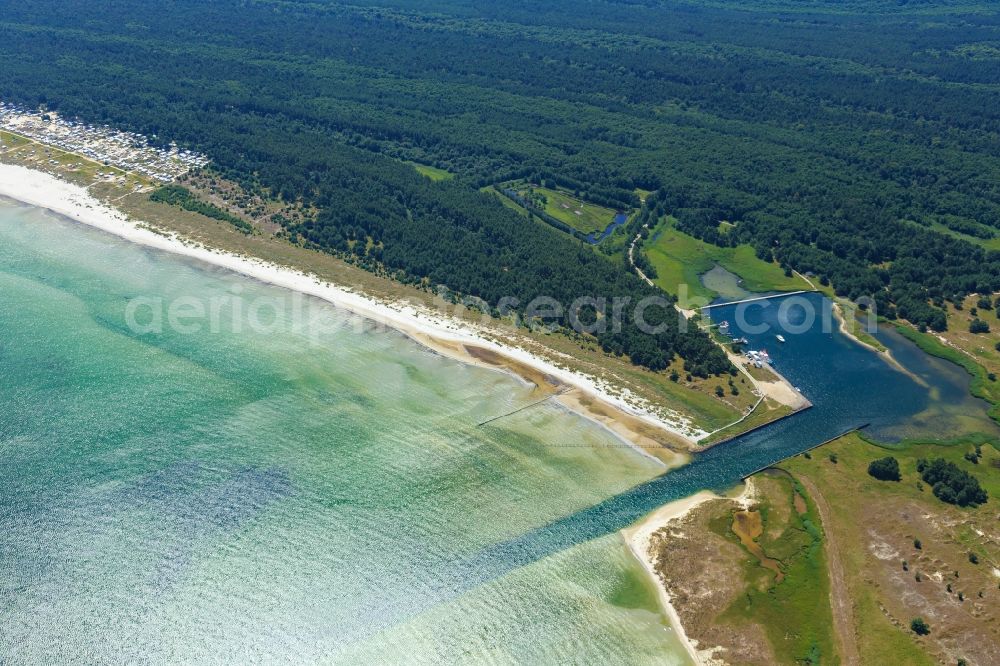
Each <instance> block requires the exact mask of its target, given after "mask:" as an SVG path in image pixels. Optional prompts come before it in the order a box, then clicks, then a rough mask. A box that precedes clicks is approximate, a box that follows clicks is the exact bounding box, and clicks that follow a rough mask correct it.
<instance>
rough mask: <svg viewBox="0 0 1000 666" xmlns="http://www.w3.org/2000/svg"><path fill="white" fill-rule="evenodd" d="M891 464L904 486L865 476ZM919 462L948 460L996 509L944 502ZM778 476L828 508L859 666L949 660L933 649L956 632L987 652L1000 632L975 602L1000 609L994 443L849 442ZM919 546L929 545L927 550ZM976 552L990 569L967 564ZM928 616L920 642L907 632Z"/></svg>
mask: <svg viewBox="0 0 1000 666" xmlns="http://www.w3.org/2000/svg"><path fill="white" fill-rule="evenodd" d="M977 444H979V445H980V450H981V457H980V459H979V461H978V463H972V462H970V461H969V460H968V459H967V457H966V456H967V455H968V454H971V453H974V452H975V450H976V445H977ZM887 455H891V456H892V457H894V458H896V459H897V460H898V462H899V467H900V472H901V477H902V478H901V480H900V481H882V480H878V479H875V478H874V477H872V476H871V475H870V474H869V473H868V466H869V464H870V463H871V462H872V461H873V460H876V459H879V458H884V457H885V456H887ZM831 456H834V457H835V458H836V463H834V462H832V460H831ZM921 458H924V459H934V458H943V459H945V460H947V461H949V462H952V463H954V464H955V465H957V466H958V467H959V468H961V469H963V470H965V471H967V472H969V473H970V474H972V475H973V476H975V477H976V478H977V479H978V480H979V481H980V483H981V484H982V486H983V487H984V488H985V489H986V490H987V492H988V493H989V495H990V498H989V500H988V501H987V503H986V504H985V505H981V506H979V507H967V508H960V507H957V506H953V505H950V504H945V503H944V502H942V501H940V500H939V499H938V498H937V497H935V496H934V494H933V492H932V490H931V488H930V487H928V486H927V485H926V484H924V483H923V482H922V480H921V478H920V475H919V474H918V472H917V461H918V460H919V459H921ZM780 468H781V469H783V470H785V471H787V472H789V473H790V474H792V475H793V476H794V477H795V478H797V479H799V480H800V481H801V482H802V483H803V484H806V483H808V484H809V485H810V487H814V488H815V489H816V490H817V492H818V493H819V496H820V497H821V498H822V499H823V501H824V502H825V503H826V505H827V506H829V507H830V510H829V511H828V513H829V515H828V516H827V518H828V519H829V520H827V522H826V523H824V525H823V527H824V530H825V531H826V533H827V535H828V538H829V539H834V540H836V543H837V544H838V549H837V551H838V553H839V556H840V565H841V569H842V570H843V572H844V576H845V583H846V586H847V588H848V594H849V597H850V599H851V600H852V609H853V622H854V627H853V631H854V635H855V637H856V639H857V645H858V649H859V652H860V656H861V660H862V663H890V662H891V663H907V664H910V663H912V664H932V663H938V661H939V659H936V658H935V657H940V655H941V654H942V652H941V651H940V650H936V649H929V648H933V647H934V643H936V641H937V640H938V636H945V635H947V634H948V633H949V632H950V631H961V632H962V633H963V636H965V638H964V639H963V642H966V643H968V644H969V646H970V647H973V646H975V645H976V644H978V643H979V642H982V641H984V643H983V644H989V642H990V640H992V639H991V638H990V637H991V636H992V635H993V631H994V629H993V627H992V625H991V623H990V621H989V619H988V618H984V617H983V616H982V615H981V614H979V613H976V612H975V611H974V608H975V606H974V604H976V603H978V604H983V605H985V606H987V607H988V606H989V605H991V604H996V603H998V602H1000V596H998V595H1000V590H997V581H996V579H995V578H994V577H993V574H992V571H991V569H990V567H991V566H996V564H997V563H998V562H1000V550H998V549H997V547H996V545H995V544H993V543H992V542H991V541H990V539H989V536H988V535H989V534H990V533H991V530H993V529H995V515H996V506H995V505H996V503H997V502H998V501H1000V495H997V494H996V493H998V492H1000V451H997V449H996V448H995V446H991V445H990V442H989V440H986V439H985V438H982V437H966V438H961V439H956V440H953V441H950V442H944V443H942V442H934V443H928V442H921V441H919V440H908V441H904V442H900V443H896V444H892V445H886V444H881V443H878V442H871V441H868V440H867V439H865V437H864V436H863V434H862V433H851V434H849V435H845V436H843V437H841V438H838V439H836V440H834V441H832V442H830V443H828V444H825V445H823V446H822V447H820V448H818V449H815V450H813V451H812V452H810V454H809V456H808V457H806V456H805V455H799V456H796V457H794V458H790V459H788V460H786V461H784V462H782V463H781V465H780ZM814 499H815V498H814ZM916 541H920V542H922V543H921V547H920V548H916V546H915V542H916ZM970 552H973V553H977V556H978V557H979V558H980V560H981V561H982V562H984V563H985V562H991V563H992V564H991V565H990V566H983V565H975V564H972V563H970V561H969V558H968V554H969V553H970ZM904 561H905V564H904ZM949 588H950V589H949ZM959 592H962V593H963V594H964V595H965V597H966V599H965V601H963V600H961V599H960V598H959V597H958V593H959ZM980 592H982V594H983V597H979V593H980ZM928 611H930V612H932V613H933V614H934V617H935V618H936V619H935V621H934V622H932V631H931V634H930V636H929V637H924V638H918V637H916V636H915V635H913V633H912V632H911V631H910V629H909V623H910V620H911V619H912V618H913V617H916V616H918V615H923V616H926V615H927V613H928ZM970 612H971V614H970ZM966 632H968V633H967V634H966ZM968 656H970V657H972V656H973V655H971V654H970V655H968ZM970 663H972V662H970Z"/></svg>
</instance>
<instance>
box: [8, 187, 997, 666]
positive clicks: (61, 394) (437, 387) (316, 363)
mask: <svg viewBox="0 0 1000 666" xmlns="http://www.w3.org/2000/svg"><path fill="white" fill-rule="evenodd" d="M290 298H291V297H290V295H289V294H288V293H287V292H284V291H283V290H280V289H276V288H273V287H269V286H266V285H261V284H257V283H255V282H253V281H250V280H247V279H246V278H243V277H240V276H236V275H233V274H231V273H228V272H225V271H219V270H214V269H212V268H210V267H206V266H203V265H200V264H195V263H192V262H189V261H187V260H185V259H183V258H179V257H176V256H172V255H167V254H163V253H159V252H153V251H149V250H145V249H142V248H140V247H137V246H134V245H131V244H128V243H125V242H123V241H119V240H116V239H114V238H112V237H109V236H106V235H104V234H102V233H100V232H97V231H93V230H90V229H87V228H85V227H80V226H77V225H74V224H72V223H69V222H66V221H62V220H60V219H58V218H56V217H54V216H51V215H48V214H46V213H44V212H41V211H38V210H35V209H32V208H28V207H22V206H16V205H11V204H2V203H0V627H2V628H3V630H2V631H0V661H3V662H7V661H10V662H18V663H51V662H54V661H58V662H64V661H69V662H81V661H83V662H88V663H90V662H97V663H101V662H104V663H107V662H115V663H118V662H122V661H135V662H154V663H159V662H163V661H166V660H171V661H186V662H195V661H216V662H217V661H222V662H240V663H245V662H254V661H257V662H272V661H276V660H286V661H291V662H302V661H319V662H327V663H359V662H361V663H366V662H376V663H399V662H407V663H421V662H423V663H441V662H445V663H449V662H450V663H455V662H457V663H463V662H464V663H482V662H487V663H565V662H574V663H603V662H611V663H644V662H650V663H667V664H670V663H685V662H686V659H685V658H684V657H683V655H682V653H681V651H680V649H679V646H678V644H677V642H676V639H675V637H674V635H673V633H672V632H671V631H670V630H669V629H668V628H667V627H666V626H665V623H664V620H663V618H662V617H661V616H660V614H659V613H658V612H657V608H656V600H655V596H654V593H653V591H652V590H651V588H650V586H649V585H648V583H647V582H646V581H645V579H644V578H643V576H642V572H641V570H639V568H638V566H637V565H636V563H635V562H634V561H633V560H632V559H631V557H630V556H629V554H628V553H627V551H626V550H625V547H624V545H623V544H622V542H621V540H620V538H619V537H618V536H617V534H616V532H617V530H619V529H621V528H623V527H626V526H628V525H629V524H631V523H633V522H634V521H636V520H638V519H639V518H641V517H642V516H644V515H645V514H646V513H648V512H649V511H651V510H653V509H655V508H656V507H658V506H661V505H662V504H664V503H666V502H668V501H670V500H673V499H677V498H680V497H684V496H686V495H689V494H691V493H693V492H695V491H697V490H699V489H702V488H714V489H725V488H728V487H730V486H732V485H733V484H734V483H736V482H737V481H738V480H739V479H740V478H742V477H743V476H744V475H746V474H749V473H751V472H752V471H754V470H756V469H758V468H760V467H762V466H764V465H767V464H771V463H773V462H775V461H777V460H780V459H782V458H784V457H785V456H788V455H793V454H795V453H797V452H799V451H802V450H803V449H806V448H809V447H811V446H813V445H815V444H818V443H820V442H822V441H824V440H826V439H828V438H830V437H833V436H835V435H837V434H839V433H841V432H843V431H844V430H847V429H849V428H852V427H855V426H858V425H860V424H862V423H870V424H871V425H870V427H869V430H868V432H869V434H870V435H871V436H873V437H876V438H880V439H884V440H890V441H891V440H894V439H899V438H901V437H908V436H931V437H941V438H948V437H953V436H956V435H959V434H963V433H967V432H986V433H989V434H992V435H994V436H995V435H996V434H997V429H996V426H995V424H993V423H992V422H990V421H989V419H988V418H986V416H985V404H984V403H982V402H981V401H979V400H976V399H974V398H972V397H970V396H969V394H968V377H967V376H966V375H965V374H964V371H962V370H961V369H959V368H957V367H955V366H952V365H950V364H948V363H946V362H944V361H940V360H939V359H934V358H931V357H928V356H926V355H924V354H922V353H920V352H919V350H917V349H916V348H915V347H914V346H913V345H911V344H910V343H909V342H907V341H906V340H903V339H902V338H900V337H899V336H897V335H893V334H892V333H891V332H888V331H883V332H881V333H880V334H879V335H880V338H881V339H882V340H883V342H884V343H885V344H886V345H887V346H888V347H890V348H891V349H892V351H893V354H894V355H895V357H896V358H897V359H899V361H900V362H901V363H902V364H903V365H904V366H905V367H906V372H903V371H900V370H898V369H895V368H893V367H891V366H890V365H889V364H887V363H886V362H885V361H884V360H882V359H880V358H878V357H877V356H876V355H875V354H873V353H872V352H871V351H869V350H867V349H865V348H863V347H861V346H859V345H857V344H855V343H853V342H851V341H849V340H848V339H847V338H846V337H845V336H843V335H842V334H841V333H840V332H839V331H838V330H837V327H836V326H835V325H831V326H826V325H824V321H825V320H826V321H832V320H831V319H830V318H829V315H828V313H829V302H828V301H826V300H825V299H823V298H822V297H820V296H818V295H811V296H807V297H804V298H802V299H799V301H798V303H799V306H800V307H791V308H789V307H784V308H783V307H780V305H779V304H778V303H777V302H773V305H772V306H768V307H764V306H761V307H753V308H750V309H749V310H748V311H747V312H746V317H745V321H743V322H742V323H740V322H739V321H737V320H736V313H735V311H734V310H733V309H732V308H720V309H718V310H714V311H713V312H712V316H713V317H715V318H723V319H728V320H730V321H731V322H733V326H734V332H736V334H737V335H744V334H745V335H746V336H747V337H748V338H749V339H750V342H751V346H752V347H756V348H761V347H766V348H767V349H768V350H769V351H770V352H771V355H772V356H773V357H774V358H775V363H776V366H777V367H778V368H779V370H780V371H781V372H782V373H783V374H784V375H785V376H786V377H788V378H789V379H790V380H791V381H792V383H793V384H795V385H796V386H798V387H800V388H801V389H802V392H803V393H804V394H805V395H806V396H807V397H809V398H810V399H811V400H812V401H813V402H814V404H815V405H816V406H815V407H814V408H812V409H810V410H808V411H806V412H804V413H802V414H799V415H797V416H795V417H793V418H790V419H786V420H784V421H781V422H779V423H776V424H773V425H771V426H767V427H765V428H762V429H760V430H757V431H755V432H753V433H750V434H748V435H745V436H743V437H740V438H737V439H735V440H733V441H731V442H728V443H726V444H723V445H720V446H718V447H716V448H713V449H711V450H709V451H707V452H705V453H703V454H700V455H698V456H695V458H694V460H693V462H692V463H691V464H690V465H687V466H685V467H683V468H681V469H678V470H676V471H673V472H671V473H669V474H666V475H662V476H659V473H660V470H661V468H660V467H658V466H657V465H655V464H654V463H653V462H651V461H650V460H649V459H647V458H645V457H643V456H641V455H639V454H637V453H635V452H633V451H631V450H630V449H627V448H622V447H621V446H620V443H619V442H617V440H615V439H614V438H613V437H612V436H611V435H610V434H609V433H607V432H606V431H604V430H602V429H600V428H598V427H596V426H594V425H592V424H590V423H589V422H587V421H585V420H583V419H581V418H579V417H576V416H574V415H572V414H570V413H568V412H566V411H564V410H562V409H560V408H558V407H555V406H552V405H549V404H546V405H544V406H541V407H539V408H533V409H531V410H527V411H524V412H521V413H519V414H517V415H515V416H514V417H510V418H506V419H502V420H501V421H498V422H495V423H493V424H490V426H488V427H484V428H478V427H476V425H475V424H477V423H479V422H481V421H483V420H485V419H487V418H489V417H492V416H496V415H498V414H503V413H505V412H507V411H509V410H511V409H513V408H516V407H518V406H520V405H524V404H527V403H528V402H529V401H530V400H531V396H530V391H529V390H528V388H527V387H524V386H522V385H520V384H519V383H518V382H517V381H516V380H515V379H513V378H511V377H508V376H506V375H503V374H499V373H495V372H490V371H487V370H482V369H477V368H473V367H469V366H466V365H463V364H460V363H457V362H453V361H449V360H447V359H444V358H441V357H439V356H437V355H435V354H433V353H431V352H429V351H427V350H425V349H423V348H421V347H419V346H417V345H416V344H414V343H412V342H410V341H409V340H407V339H406V338H404V337H403V336H402V335H400V334H398V333H394V332H392V331H372V330H368V329H369V328H370V326H360V327H359V326H358V325H357V324H356V323H355V322H354V321H353V320H352V319H351V318H350V317H348V316H347V315H346V314H345V313H342V312H338V311H336V310H334V309H333V308H330V307H328V306H326V305H323V304H320V303H317V302H315V301H308V300H307V301H304V302H296V301H294V300H289V299H290ZM793 298H794V297H793ZM136 303H144V306H143V307H141V308H139V309H137V310H133V309H131V308H133V307H134V305H135V304H136ZM170 304H172V305H174V306H177V305H180V306H182V307H178V308H177V309H176V311H174V312H173V314H174V315H176V316H177V322H176V323H177V324H178V325H176V326H170V325H163V326H157V322H158V316H157V313H159V320H160V321H159V323H160V324H163V323H164V322H163V321H162V320H166V319H169V312H166V313H165V311H166V310H167V309H168V306H169V305H170ZM199 308H200V309H201V310H202V312H201V316H191V314H192V312H194V313H197V312H198V310H199ZM808 311H812V312H813V313H815V314H817V315H818V316H817V317H816V318H815V320H814V321H810V322H806V321H805V320H806V319H807V318H808V317H807V315H808ZM180 315H184V316H180ZM130 320H131V322H132V324H133V326H129V325H128V322H129V321H130ZM206 321H208V322H209V323H206ZM248 322H249V323H253V322H255V323H256V326H248ZM198 324H202V326H201V328H200V330H199V326H198ZM192 327H193V328H192ZM185 328H189V329H191V330H189V331H187V332H184V330H183V329H185ZM789 328H793V329H796V332H790V331H789ZM779 331H780V332H782V333H783V334H784V335H785V337H786V338H787V342H786V343H785V344H783V345H782V344H779V343H778V342H777V341H776V340H775V338H774V334H775V333H776V332H779Z"/></svg>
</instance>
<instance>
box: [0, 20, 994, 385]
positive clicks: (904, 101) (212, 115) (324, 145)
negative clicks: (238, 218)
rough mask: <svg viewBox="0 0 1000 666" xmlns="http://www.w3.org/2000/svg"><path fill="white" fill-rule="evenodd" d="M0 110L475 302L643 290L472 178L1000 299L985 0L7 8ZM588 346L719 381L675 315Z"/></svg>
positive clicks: (926, 313)
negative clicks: (178, 154) (86, 133)
mask: <svg viewBox="0 0 1000 666" xmlns="http://www.w3.org/2000/svg"><path fill="white" fill-rule="evenodd" d="M0 98H2V99H5V100H8V101H15V102H20V103H25V104H31V105H36V104H45V105H47V106H49V107H51V108H56V109H59V110H61V111H62V112H64V113H67V114H71V115H78V116H80V117H82V118H85V119H87V120H90V121H95V122H112V123H114V124H115V125H118V126H123V127H129V128H133V129H137V130H139V131H142V132H144V133H147V134H153V135H156V136H157V138H158V140H160V141H163V142H167V141H170V140H176V141H178V142H179V143H181V144H182V145H185V146H191V147H195V148H197V149H199V150H201V151H203V152H206V153H207V154H209V155H210V156H211V158H212V159H213V160H214V164H215V167H216V168H218V169H219V170H220V171H221V172H222V173H223V174H224V175H226V176H228V177H230V178H233V179H235V180H237V181H239V182H241V183H242V184H244V185H245V186H247V187H250V188H256V189H263V190H266V191H268V192H270V193H272V194H274V195H276V196H280V197H282V198H284V199H287V200H293V199H302V200H303V201H305V202H307V203H310V204H314V205H315V206H317V207H318V208H319V209H320V211H321V212H320V214H319V215H318V217H317V219H316V220H315V221H314V222H309V223H306V224H302V225H299V226H296V227H294V228H289V229H288V231H289V233H290V235H292V236H293V237H296V238H301V239H304V241H305V242H308V243H310V244H312V245H314V246H316V247H318V248H321V249H327V250H332V251H339V252H355V253H359V254H363V255H365V256H364V257H362V259H364V260H366V261H378V262H381V263H382V264H383V265H384V266H386V267H387V268H388V269H390V270H391V271H394V272H395V274H396V275H397V276H398V277H400V278H402V279H407V280H421V279H426V280H429V281H431V282H433V283H442V284H447V285H448V286H449V287H451V288H452V289H455V290H458V291H461V292H463V293H467V294H471V295H475V296H479V297H481V298H483V299H485V300H486V301H488V302H489V303H490V304H492V305H495V304H496V302H497V299H499V298H500V297H502V296H514V297H516V298H518V299H519V300H520V301H521V302H522V303H526V302H528V301H530V300H531V298H533V297H534V296H536V295H539V294H547V295H552V296H554V297H556V298H559V299H561V300H562V299H567V302H569V301H572V300H573V298H575V297H577V296H590V295H595V296H606V297H608V298H611V297H613V296H618V295H630V296H634V297H640V298H641V297H642V296H644V295H647V293H648V289H647V288H646V287H645V285H644V284H643V283H642V282H641V281H639V280H638V279H637V278H636V277H635V276H633V275H630V274H629V273H628V272H627V271H626V270H625V269H624V267H623V265H622V262H620V261H617V262H616V261H612V260H608V259H607V258H605V257H603V256H601V255H600V254H599V253H596V252H593V251H592V250H591V249H589V248H586V247H584V246H583V245H582V244H580V243H579V242H577V241H575V240H574V239H572V238H570V237H568V236H567V235H565V234H562V233H560V232H559V231H557V230H555V229H552V228H547V227H546V226H545V225H543V224H540V223H538V222H535V221H530V220H528V219H526V218H523V217H521V216H518V215H517V214H516V213H515V212H512V211H510V210H508V209H507V208H504V207H503V206H502V205H501V204H500V202H499V201H497V200H496V198H494V197H491V196H490V195H488V194H484V193H480V192H479V191H478V190H479V188H481V187H484V186H486V185H490V184H497V183H501V182H506V181H509V180H512V179H516V178H525V179H529V180H531V181H532V182H547V183H549V184H551V185H553V186H558V187H561V188H565V189H567V190H570V191H572V192H573V193H575V194H576V195H577V196H579V197H580V198H583V199H586V200H588V201H592V202H594V203H598V204H601V205H605V206H608V207H611V208H619V209H626V208H635V207H638V203H639V202H638V198H637V194H636V190H637V188H638V189H642V190H647V191H658V193H657V195H656V197H655V198H654V200H653V201H654V202H655V206H657V207H658V210H661V211H669V212H671V213H673V214H674V215H675V216H676V217H677V218H678V221H679V222H678V227H679V228H680V229H681V230H683V231H685V232H687V233H689V234H692V235H694V236H697V237H699V238H702V239H704V240H706V241H708V242H711V243H717V244H722V245H729V244H736V243H750V244H752V245H753V246H754V247H755V248H756V249H757V252H758V254H759V255H760V256H761V257H762V258H765V259H770V258H774V259H775V260H776V261H779V262H781V263H782V264H784V265H787V266H790V267H792V268H796V269H798V270H800V271H803V272H805V271H812V272H814V273H816V274H818V275H820V276H822V277H824V278H826V279H828V280H829V281H830V282H831V283H832V284H833V285H834V287H835V288H836V290H837V291H838V292H839V293H840V294H843V295H846V296H850V297H852V298H860V297H863V296H870V297H872V298H874V299H875V300H876V301H877V302H878V303H879V305H880V309H881V311H882V312H883V313H884V314H887V315H889V316H895V315H896V313H897V312H898V314H899V315H901V316H903V317H906V318H908V319H910V320H912V321H914V322H915V323H918V324H921V325H925V326H928V327H931V328H943V327H944V326H945V325H946V322H945V318H944V313H943V311H942V310H941V308H940V306H941V305H942V303H943V300H944V299H954V298H957V297H960V296H962V295H964V294H967V293H971V292H990V293H992V292H995V291H997V290H1000V254H998V253H997V252H995V251H993V252H991V251H988V250H987V249H986V246H987V245H988V243H987V241H988V240H990V239H993V238H995V237H996V236H998V235H1000V157H998V156H1000V134H998V129H997V128H998V127H1000V125H998V120H1000V13H998V12H997V11H995V10H994V9H993V8H992V6H991V5H989V4H986V3H977V2H962V1H960V0H951V1H946V2H927V1H918V0H910V1H909V2H898V3H885V2H880V1H876V0H871V1H867V0H852V1H850V2H833V1H832V0H829V1H825V0H812V1H809V2H792V1H791V0H787V1H785V0H759V1H757V2H735V1H726V0H714V1H713V0H704V1H700V2H699V1H694V2H661V1H657V0H589V1H581V0H574V1H573V2H570V1H569V0H500V1H497V2H489V3H485V2H473V0H354V1H352V2H351V3H350V4H346V3H341V2H319V1H313V2H305V1H296V0H258V1H240V2H237V1H235V0H234V1H220V2H213V3H203V2H195V1H192V0H176V1H174V2H169V3H156V4H152V3H144V2H118V3H113V4H105V3H94V2H85V1H82V0H55V1H53V0H18V1H17V2H0ZM403 160H411V161H416V162H420V163H424V164H429V165H433V166H437V167H440V168H445V169H447V170H448V171H450V172H452V173H454V174H456V176H457V177H456V179H454V180H452V181H448V182H438V183H434V182H431V181H430V180H428V179H426V178H423V177H421V176H420V175H419V174H417V173H416V172H415V171H414V170H413V169H412V168H411V167H410V166H409V165H406V164H404V163H403ZM720 220H727V221H729V222H731V223H733V225H734V226H728V225H727V226H726V227H725V228H726V229H727V231H725V232H722V231H720V226H719V224H718V222H719V221H720ZM362 239H363V240H366V241H372V242H356V241H358V240H362ZM601 342H602V344H604V346H605V347H606V348H607V349H608V350H610V351H615V352H622V353H626V354H629V355H630V356H632V358H633V360H635V361H636V362H638V363H642V364H644V365H648V366H649V367H653V368H660V367H663V366H664V365H665V363H666V362H667V361H669V359H670V358H671V357H672V356H673V355H674V354H675V353H679V354H681V355H682V356H684V357H685V359H686V360H687V361H688V363H689V367H690V368H691V369H692V370H693V371H695V372H698V373H699V374H703V373H709V372H718V371H720V370H725V369H726V368H727V363H726V361H725V358H724V357H723V356H722V355H721V353H719V352H718V350H716V349H715V347H714V346H712V345H711V344H710V343H709V342H708V340H707V338H705V337H704V336H702V335H701V334H699V333H697V332H694V333H689V334H686V335H682V334H680V333H679V332H678V331H677V329H676V327H675V326H671V327H670V329H669V330H668V331H666V332H664V333H662V334H660V335H659V336H656V338H655V340H650V339H649V336H644V335H642V334H641V333H639V332H638V331H636V330H634V328H633V327H630V326H626V327H625V328H624V329H623V330H622V331H619V332H617V333H610V332H609V333H606V334H605V335H604V336H603V337H602V339H601Z"/></svg>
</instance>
